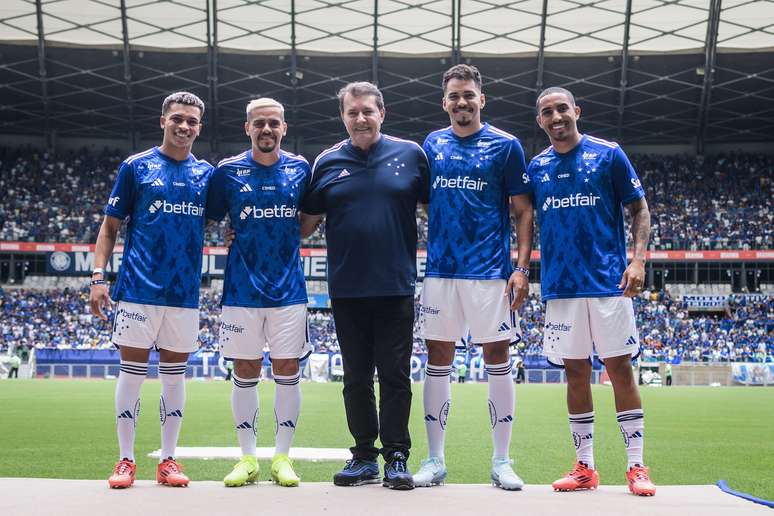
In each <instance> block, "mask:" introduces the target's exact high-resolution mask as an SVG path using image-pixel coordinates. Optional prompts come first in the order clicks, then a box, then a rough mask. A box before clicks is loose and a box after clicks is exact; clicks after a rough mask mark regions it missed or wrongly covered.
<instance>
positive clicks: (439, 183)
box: [433, 156, 489, 192]
mask: <svg viewBox="0 0 774 516" xmlns="http://www.w3.org/2000/svg"><path fill="white" fill-rule="evenodd" d="M452 157H453V156H452ZM487 184H489V183H487V182H486V181H484V180H483V179H474V178H471V177H468V176H465V177H462V176H457V177H450V178H446V177H440V176H439V177H436V178H435V181H433V189H436V188H458V189H460V190H473V191H474V192H480V191H482V190H483V189H484V187H485V186H486V185H487Z"/></svg>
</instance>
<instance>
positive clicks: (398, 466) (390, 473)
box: [382, 452, 414, 491]
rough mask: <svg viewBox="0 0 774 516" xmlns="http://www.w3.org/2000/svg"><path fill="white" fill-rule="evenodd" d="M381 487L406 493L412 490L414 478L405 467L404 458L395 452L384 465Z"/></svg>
mask: <svg viewBox="0 0 774 516" xmlns="http://www.w3.org/2000/svg"><path fill="white" fill-rule="evenodd" d="M382 485H383V486H384V487H389V488H390V489H398V490H399V491H408V490H410V489H414V478H413V477H412V476H411V473H410V472H409V470H408V466H407V465H406V456H405V455H403V454H402V453H400V452H396V453H394V454H393V456H392V457H390V460H389V462H385V463H384V478H383V479H382Z"/></svg>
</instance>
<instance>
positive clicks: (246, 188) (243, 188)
mask: <svg viewBox="0 0 774 516" xmlns="http://www.w3.org/2000/svg"><path fill="white" fill-rule="evenodd" d="M239 191H240V192H242V193H247V192H252V191H253V189H252V188H250V185H248V184H244V185H242V188H240V189H239Z"/></svg>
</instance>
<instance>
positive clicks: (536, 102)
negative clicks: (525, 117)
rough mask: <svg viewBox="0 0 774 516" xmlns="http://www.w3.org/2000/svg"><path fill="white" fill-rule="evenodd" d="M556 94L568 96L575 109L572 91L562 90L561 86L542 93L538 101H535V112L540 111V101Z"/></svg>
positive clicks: (552, 87)
mask: <svg viewBox="0 0 774 516" xmlns="http://www.w3.org/2000/svg"><path fill="white" fill-rule="evenodd" d="M554 93H561V94H562V95H567V98H568V99H570V105H571V106H572V107H575V97H574V96H573V94H572V93H570V90H566V89H564V88H560V87H559V86H551V87H550V88H546V89H544V90H543V91H541V92H540V95H538V98H537V100H536V101H535V110H536V111H539V110H540V107H539V106H540V99H542V98H543V97H546V96H548V95H553V94H554Z"/></svg>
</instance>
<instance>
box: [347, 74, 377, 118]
mask: <svg viewBox="0 0 774 516" xmlns="http://www.w3.org/2000/svg"><path fill="white" fill-rule="evenodd" d="M347 93H349V94H350V95H352V96H353V97H362V96H363V95H373V96H374V97H375V98H376V107H378V108H379V111H384V97H383V96H382V92H381V91H379V88H377V87H376V86H375V85H374V84H371V83H370V82H365V81H362V82H350V83H349V84H347V85H346V86H344V87H343V88H341V89H340V90H339V93H338V95H337V96H338V97H339V111H340V112H341V113H343V112H344V97H345V96H346V95H347Z"/></svg>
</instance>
